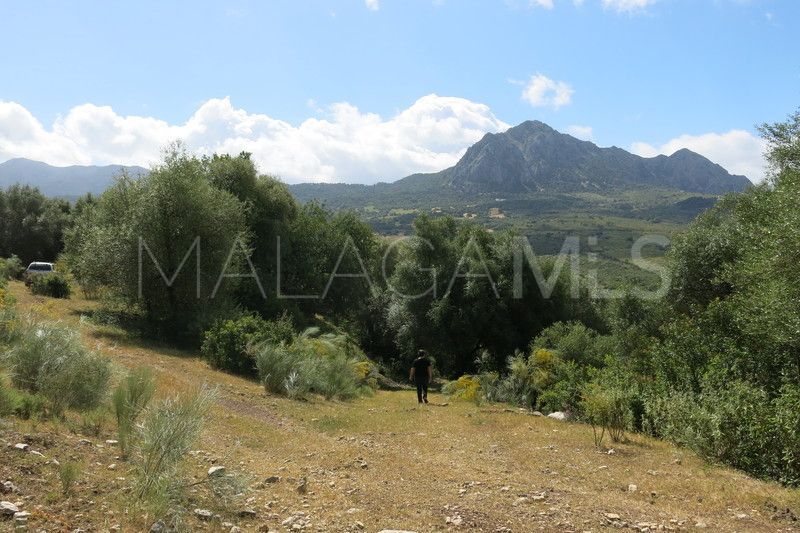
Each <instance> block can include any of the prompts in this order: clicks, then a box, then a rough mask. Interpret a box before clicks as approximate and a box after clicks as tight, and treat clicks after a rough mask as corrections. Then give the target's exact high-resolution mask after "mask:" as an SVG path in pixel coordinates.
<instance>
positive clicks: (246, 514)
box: [239, 507, 258, 518]
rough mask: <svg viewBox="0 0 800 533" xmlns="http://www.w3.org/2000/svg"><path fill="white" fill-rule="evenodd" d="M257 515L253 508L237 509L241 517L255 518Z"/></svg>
mask: <svg viewBox="0 0 800 533" xmlns="http://www.w3.org/2000/svg"><path fill="white" fill-rule="evenodd" d="M257 515H258V513H257V512H256V510H255V509H250V508H249V507H248V508H245V509H242V510H240V511H239V516H241V517H242V518H255V517H256V516H257Z"/></svg>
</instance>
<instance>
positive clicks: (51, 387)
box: [5, 322, 111, 414]
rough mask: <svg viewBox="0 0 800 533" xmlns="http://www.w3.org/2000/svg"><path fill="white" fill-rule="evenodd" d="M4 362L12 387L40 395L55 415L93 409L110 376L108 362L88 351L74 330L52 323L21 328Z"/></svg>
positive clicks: (28, 325) (102, 396)
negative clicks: (8, 368)
mask: <svg viewBox="0 0 800 533" xmlns="http://www.w3.org/2000/svg"><path fill="white" fill-rule="evenodd" d="M5 360H6V362H7V364H8V365H9V367H10V373H11V380H12V382H13V384H14V385H15V386H16V387H18V388H19V389H22V390H25V391H28V392H32V393H39V394H41V395H42V396H43V397H45V398H46V399H47V401H48V403H49V406H50V408H51V410H52V412H53V413H55V414H61V413H62V412H63V411H64V409H65V408H72V409H76V410H80V411H86V410H91V409H93V408H95V407H97V406H98V405H99V404H100V403H101V401H102V400H103V398H104V397H105V394H106V390H107V387H108V379H109V377H110V374H111V370H110V366H109V363H108V361H107V360H106V359H105V358H103V357H102V356H100V355H99V354H97V353H93V352H89V351H88V350H87V349H86V348H85V347H84V345H83V343H82V342H81V339H80V337H79V335H78V334H77V333H76V332H75V331H73V330H71V329H69V328H67V327H64V326H62V325H60V324H58V323H52V322H32V323H29V324H27V325H26V326H24V327H23V328H22V330H21V331H20V338H19V340H18V341H17V343H16V344H15V345H14V346H13V347H12V348H11V349H10V350H9V351H8V352H7V353H6V355H5Z"/></svg>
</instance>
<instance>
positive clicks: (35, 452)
mask: <svg viewBox="0 0 800 533" xmlns="http://www.w3.org/2000/svg"><path fill="white" fill-rule="evenodd" d="M29 453H30V454H31V455H35V456H36V457H44V454H43V453H42V452H37V451H36V450H31V451H30V452H29Z"/></svg>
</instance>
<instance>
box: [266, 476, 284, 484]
mask: <svg viewBox="0 0 800 533" xmlns="http://www.w3.org/2000/svg"><path fill="white" fill-rule="evenodd" d="M280 480H281V476H269V477H268V478H267V479H265V480H264V483H277V482H278V481H280Z"/></svg>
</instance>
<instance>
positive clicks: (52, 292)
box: [31, 272, 72, 298]
mask: <svg viewBox="0 0 800 533" xmlns="http://www.w3.org/2000/svg"><path fill="white" fill-rule="evenodd" d="M31 292H32V293H33V294H38V295H40V296H49V297H51V298H69V296H70V294H71V292H72V290H71V288H70V283H69V279H67V276H65V275H64V274H61V273H58V272H54V273H52V274H44V275H37V276H33V277H32V278H31Z"/></svg>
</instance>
